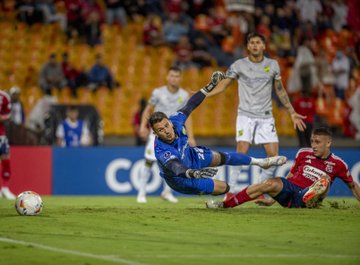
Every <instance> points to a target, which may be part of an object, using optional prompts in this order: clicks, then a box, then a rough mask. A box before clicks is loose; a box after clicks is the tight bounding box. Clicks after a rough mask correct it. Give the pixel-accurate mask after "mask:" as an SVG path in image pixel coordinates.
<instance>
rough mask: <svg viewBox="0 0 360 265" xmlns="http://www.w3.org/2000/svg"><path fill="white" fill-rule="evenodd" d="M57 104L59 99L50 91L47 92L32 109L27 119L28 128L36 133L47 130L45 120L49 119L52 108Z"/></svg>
mask: <svg viewBox="0 0 360 265" xmlns="http://www.w3.org/2000/svg"><path fill="white" fill-rule="evenodd" d="M56 103H57V98H56V97H54V96H52V95H51V93H50V91H46V92H45V94H44V96H43V97H42V98H40V99H39V100H38V101H37V102H36V103H35V106H34V107H33V108H32V110H31V111H30V114H29V118H28V119H27V127H29V128H30V129H31V130H33V131H36V132H43V131H44V130H45V119H46V118H47V117H48V114H49V111H50V108H51V106H52V105H53V104H56Z"/></svg>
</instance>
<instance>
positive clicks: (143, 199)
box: [136, 194, 147, 203]
mask: <svg viewBox="0 0 360 265" xmlns="http://www.w3.org/2000/svg"><path fill="white" fill-rule="evenodd" d="M136 201H137V203H147V200H146V196H145V195H143V194H138V196H137V198H136Z"/></svg>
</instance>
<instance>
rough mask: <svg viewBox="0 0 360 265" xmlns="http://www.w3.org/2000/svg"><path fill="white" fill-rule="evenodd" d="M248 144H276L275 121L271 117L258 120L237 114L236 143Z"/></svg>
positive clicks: (277, 140)
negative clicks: (243, 142)
mask: <svg viewBox="0 0 360 265" xmlns="http://www.w3.org/2000/svg"><path fill="white" fill-rule="evenodd" d="M239 141H245V142H249V143H250V144H251V143H253V142H254V144H267V143H278V142H279V139H278V136H277V133H276V128H275V120H274V118H273V117H271V118H266V119H260V118H250V117H247V116H244V115H240V114H238V116H237V118H236V142H239Z"/></svg>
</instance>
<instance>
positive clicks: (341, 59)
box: [332, 50, 350, 99]
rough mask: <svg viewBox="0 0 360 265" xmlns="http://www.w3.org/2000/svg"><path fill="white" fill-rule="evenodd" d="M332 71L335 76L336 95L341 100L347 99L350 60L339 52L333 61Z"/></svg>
mask: <svg viewBox="0 0 360 265" xmlns="http://www.w3.org/2000/svg"><path fill="white" fill-rule="evenodd" d="M332 69H333V72H334V75H335V84H334V88H335V94H336V97H338V98H340V99H345V90H346V89H347V88H348V86H349V78H350V60H349V58H348V57H347V56H346V54H344V52H343V51H341V50H337V51H336V56H335V58H334V60H333V61H332Z"/></svg>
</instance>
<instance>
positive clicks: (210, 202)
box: [205, 200, 224, 209]
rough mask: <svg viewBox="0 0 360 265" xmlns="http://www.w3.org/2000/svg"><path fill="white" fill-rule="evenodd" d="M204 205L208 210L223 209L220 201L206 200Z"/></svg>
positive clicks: (222, 203)
mask: <svg viewBox="0 0 360 265" xmlns="http://www.w3.org/2000/svg"><path fill="white" fill-rule="evenodd" d="M205 205H206V208H209V209H219V208H224V202H222V201H215V200H208V201H206V202H205Z"/></svg>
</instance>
